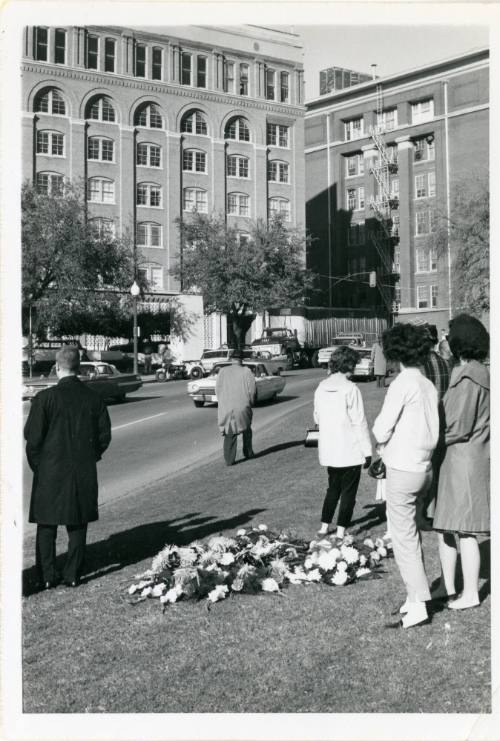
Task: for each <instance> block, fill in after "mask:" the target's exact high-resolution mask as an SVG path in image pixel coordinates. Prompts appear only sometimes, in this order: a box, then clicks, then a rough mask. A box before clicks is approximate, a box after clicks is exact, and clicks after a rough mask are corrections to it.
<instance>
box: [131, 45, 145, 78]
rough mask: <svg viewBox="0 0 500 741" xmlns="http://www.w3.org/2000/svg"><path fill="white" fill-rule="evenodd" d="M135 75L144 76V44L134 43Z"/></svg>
mask: <svg viewBox="0 0 500 741" xmlns="http://www.w3.org/2000/svg"><path fill="white" fill-rule="evenodd" d="M134 74H135V76H136V77H146V44H136V45H135V69H134Z"/></svg>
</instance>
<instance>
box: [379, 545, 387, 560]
mask: <svg viewBox="0 0 500 741" xmlns="http://www.w3.org/2000/svg"><path fill="white" fill-rule="evenodd" d="M377 553H378V554H379V555H380V556H382V558H386V556H387V548H386V547H385V546H383V545H381V546H379V547H378V548H377Z"/></svg>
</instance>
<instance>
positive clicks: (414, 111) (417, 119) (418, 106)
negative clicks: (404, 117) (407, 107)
mask: <svg viewBox="0 0 500 741" xmlns="http://www.w3.org/2000/svg"><path fill="white" fill-rule="evenodd" d="M433 118H434V101H433V99H432V98H426V100H419V101H418V103H412V105H411V122H412V124H417V123H424V122H425V121H432V119H433Z"/></svg>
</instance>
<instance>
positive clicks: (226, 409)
mask: <svg viewBox="0 0 500 741" xmlns="http://www.w3.org/2000/svg"><path fill="white" fill-rule="evenodd" d="M242 360H243V353H242V352H241V350H235V352H234V353H233V355H232V357H231V365H229V366H224V367H223V368H221V369H220V371H219V373H218V375H217V381H216V385H215V393H216V395H217V401H218V406H219V408H218V421H219V428H220V430H221V433H222V435H223V437H224V445H223V451H224V460H225V462H226V465H228V466H232V465H233V464H234V462H235V460H236V448H237V442H238V435H242V437H243V455H244V456H245V458H253V457H254V452H253V447H252V414H253V413H252V407H253V406H254V404H255V401H256V398H257V385H256V382H255V376H254V374H253V373H252V371H251V370H250V368H246V367H245V366H244V365H242Z"/></svg>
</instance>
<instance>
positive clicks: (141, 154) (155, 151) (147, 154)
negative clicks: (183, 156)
mask: <svg viewBox="0 0 500 741" xmlns="http://www.w3.org/2000/svg"><path fill="white" fill-rule="evenodd" d="M136 162H137V165H138V166H139V167H161V147H160V146H159V145H158V144H149V143H144V142H140V143H139V144H137V158H136Z"/></svg>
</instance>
